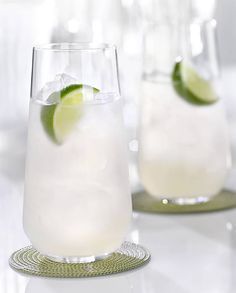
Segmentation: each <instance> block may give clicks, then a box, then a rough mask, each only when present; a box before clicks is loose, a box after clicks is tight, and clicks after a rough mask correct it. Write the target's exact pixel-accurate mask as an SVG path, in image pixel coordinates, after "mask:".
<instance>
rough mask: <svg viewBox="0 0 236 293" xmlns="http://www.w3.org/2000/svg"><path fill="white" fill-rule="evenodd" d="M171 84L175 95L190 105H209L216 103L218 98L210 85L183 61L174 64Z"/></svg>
mask: <svg viewBox="0 0 236 293" xmlns="http://www.w3.org/2000/svg"><path fill="white" fill-rule="evenodd" d="M172 83H173V86H174V88H175V90H176V91H177V93H178V94H179V95H180V96H181V97H182V98H183V99H185V100H186V101H188V102H190V103H193V104H196V105H209V104H213V103H215V102H216V101H218V96H217V94H216V92H215V90H214V88H213V87H212V85H211V83H210V82H209V81H207V80H205V79H204V78H202V77H201V76H200V75H199V74H198V73H197V72H196V71H195V70H194V68H192V67H190V66H189V65H187V64H185V63H184V62H183V61H179V62H177V63H176V64H175V66H174V70H173V73H172Z"/></svg>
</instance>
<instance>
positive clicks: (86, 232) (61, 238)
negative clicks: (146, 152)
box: [24, 43, 131, 262]
mask: <svg viewBox="0 0 236 293" xmlns="http://www.w3.org/2000/svg"><path fill="white" fill-rule="evenodd" d="M130 218H131V196H130V188H129V179H128V159H127V149H126V141H125V135H124V126H123V120H122V101H121V98H120V90H119V77H118V69H117V53H116V49H115V47H113V46H108V45H105V44H104V45H101V44H90V43H84V44H63V43H62V44H50V45H46V46H42V47H36V48H34V50H33V68H32V86H31V101H30V117H29V127H28V147H27V159H26V172H25V196H24V230H25V232H26V234H27V236H28V238H29V239H30V241H31V243H32V245H33V246H34V247H35V248H36V249H37V250H38V251H39V252H40V253H42V254H43V255H46V256H47V257H49V258H51V259H53V260H55V261H62V262H91V261H94V260H96V259H99V258H101V257H104V256H106V255H107V254H109V253H111V252H113V251H115V250H116V249H118V248H119V247H120V245H121V243H122V241H123V240H124V237H125V235H126V232H127V229H128V226H129V222H130Z"/></svg>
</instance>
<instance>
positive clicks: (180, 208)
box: [133, 190, 236, 214]
mask: <svg viewBox="0 0 236 293" xmlns="http://www.w3.org/2000/svg"><path fill="white" fill-rule="evenodd" d="M235 207H236V193H235V192H231V191H228V190H223V191H221V192H220V193H219V194H218V195H216V196H215V197H213V198H212V199H210V200H209V201H207V202H203V203H197V204H187V205H178V204H173V203H171V202H170V203H163V202H162V201H161V200H158V199H155V198H153V197H151V196H150V195H149V194H148V193H146V192H145V191H140V192H137V193H135V194H133V209H134V210H135V211H139V212H146V213H167V214H183V213H203V212H213V211H219V210H225V209H230V208H235Z"/></svg>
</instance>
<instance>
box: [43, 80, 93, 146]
mask: <svg viewBox="0 0 236 293" xmlns="http://www.w3.org/2000/svg"><path fill="white" fill-rule="evenodd" d="M97 92H98V89H96V88H93V87H91V86H87V85H82V84H72V85H70V86H68V87H66V88H64V89H62V90H61V91H60V92H54V93H52V94H51V95H50V96H49V97H48V99H47V101H48V102H52V101H53V100H54V101H55V99H56V98H57V100H58V97H59V103H57V104H52V105H47V106H43V107H42V110H41V121H42V124H43V127H44V130H45V131H46V133H47V134H48V136H49V137H50V138H51V139H52V140H53V141H54V142H56V143H58V144H62V143H63V142H64V141H65V139H66V137H67V136H68V135H69V134H70V133H71V131H72V130H73V128H74V127H75V125H76V123H77V122H78V120H79V119H80V117H81V115H82V104H83V101H84V100H85V99H87V96H88V95H90V96H91V94H92V95H93V94H94V93H97Z"/></svg>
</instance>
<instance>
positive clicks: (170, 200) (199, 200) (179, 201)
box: [160, 196, 211, 205]
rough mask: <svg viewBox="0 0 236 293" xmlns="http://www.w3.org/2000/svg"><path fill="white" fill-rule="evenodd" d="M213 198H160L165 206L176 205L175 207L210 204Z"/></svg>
mask: <svg viewBox="0 0 236 293" xmlns="http://www.w3.org/2000/svg"><path fill="white" fill-rule="evenodd" d="M210 199H211V197H204V196H200V197H190V198H188V197H186V198H185V197H182V198H160V200H161V202H162V203H163V204H174V205H195V204H201V203H205V202H208V201H209V200H210Z"/></svg>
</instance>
